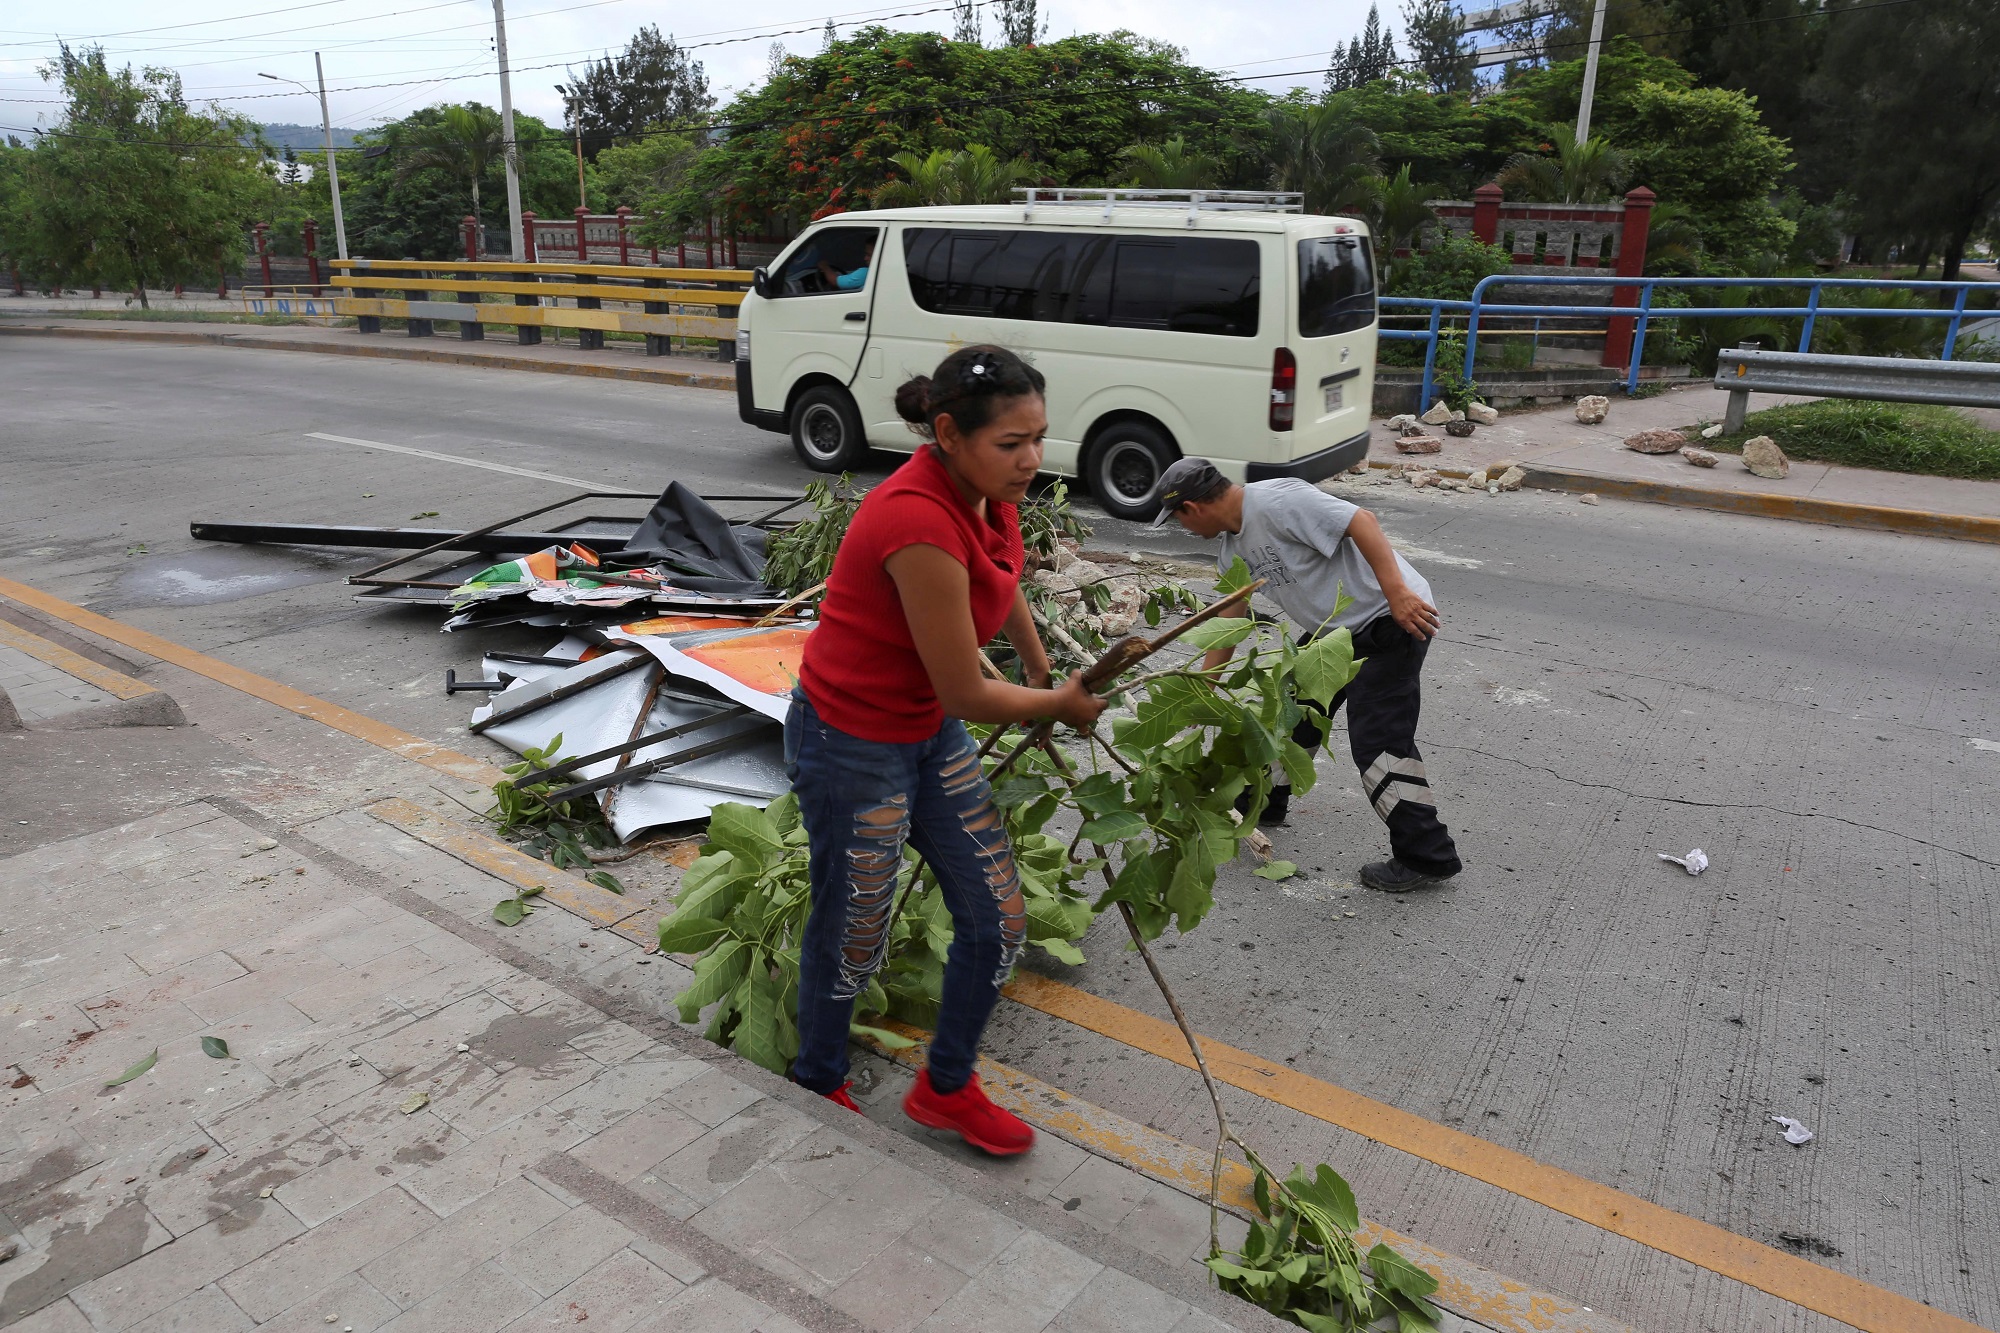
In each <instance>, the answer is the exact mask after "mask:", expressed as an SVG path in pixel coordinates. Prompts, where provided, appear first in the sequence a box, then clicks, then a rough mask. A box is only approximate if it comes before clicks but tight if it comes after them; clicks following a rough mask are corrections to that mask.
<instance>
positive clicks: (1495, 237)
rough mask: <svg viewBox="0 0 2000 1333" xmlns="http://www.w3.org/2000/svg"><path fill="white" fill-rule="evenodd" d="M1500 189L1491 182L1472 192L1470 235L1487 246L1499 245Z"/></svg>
mask: <svg viewBox="0 0 2000 1333" xmlns="http://www.w3.org/2000/svg"><path fill="white" fill-rule="evenodd" d="M1502 197H1503V195H1502V193H1501V190H1500V187H1499V186H1497V185H1495V184H1494V183H1493V182H1492V181H1488V182H1486V184H1484V185H1482V186H1480V187H1479V188H1478V189H1476V190H1474V191H1473V192H1472V234H1473V235H1474V236H1476V237H1478V238H1479V239H1480V240H1482V241H1484V242H1485V243H1486V244H1488V245H1498V244H1499V243H1500V200H1501V198H1502Z"/></svg>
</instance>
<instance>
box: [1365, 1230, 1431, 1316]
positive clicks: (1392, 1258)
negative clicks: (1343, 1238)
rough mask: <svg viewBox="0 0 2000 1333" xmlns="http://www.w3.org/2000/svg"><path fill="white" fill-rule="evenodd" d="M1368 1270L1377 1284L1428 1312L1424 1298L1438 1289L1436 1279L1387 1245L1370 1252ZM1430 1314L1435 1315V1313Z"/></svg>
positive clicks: (1376, 1247) (1380, 1245)
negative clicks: (1373, 1275)
mask: <svg viewBox="0 0 2000 1333" xmlns="http://www.w3.org/2000/svg"><path fill="white" fill-rule="evenodd" d="M1368 1268H1369V1271H1370V1272H1372V1273H1374V1274H1375V1281H1376V1282H1377V1284H1379V1285H1381V1286H1383V1287H1387V1288H1388V1289H1389V1290H1390V1291H1393V1292H1395V1293H1396V1294H1397V1295H1399V1296H1404V1297H1407V1298H1408V1299H1409V1300H1411V1301H1412V1302H1415V1303H1417V1304H1419V1305H1420V1306H1423V1307H1424V1308H1425V1309H1426V1310H1427V1311H1428V1309H1429V1307H1428V1304H1427V1303H1426V1302H1425V1300H1424V1298H1425V1297H1427V1296H1429V1295H1431V1293H1433V1292H1435V1291H1436V1290H1437V1289H1438V1283H1437V1279H1436V1278H1435V1277H1432V1276H1431V1275H1430V1274H1429V1273H1426V1272H1425V1271H1424V1270H1423V1269H1421V1268H1419V1267H1417V1266H1416V1265H1415V1264H1413V1263H1411V1262H1410V1261H1409V1260H1408V1259H1405V1258H1404V1257H1403V1256H1402V1255H1400V1254H1398V1253H1396V1251H1394V1250H1392V1249H1390V1248H1389V1247H1388V1246H1387V1245H1383V1244H1379V1243H1378V1244H1377V1245H1376V1246H1375V1248H1374V1249H1372V1250H1370V1251H1368ZM1430 1313H1432V1314H1433V1315H1434V1314H1435V1312H1430Z"/></svg>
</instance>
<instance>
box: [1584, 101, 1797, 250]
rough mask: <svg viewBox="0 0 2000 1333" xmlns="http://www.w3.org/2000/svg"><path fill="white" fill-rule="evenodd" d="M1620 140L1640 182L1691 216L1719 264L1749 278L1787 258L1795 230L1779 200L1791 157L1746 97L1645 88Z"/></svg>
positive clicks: (1704, 243) (1703, 243) (1639, 183)
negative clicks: (1749, 270) (1761, 264)
mask: <svg viewBox="0 0 2000 1333" xmlns="http://www.w3.org/2000/svg"><path fill="white" fill-rule="evenodd" d="M1618 141H1619V142H1621V143H1624V144H1627V145H1628V146H1629V147H1628V150H1627V154H1628V157H1629V160H1630V162H1631V169H1632V180H1633V182H1634V183H1635V184H1638V185H1644V186H1646V187H1648V188H1649V189H1651V190H1652V191H1653V192H1654V193H1655V194H1657V195H1659V196H1660V198H1662V199H1664V200H1667V201H1669V202H1672V203H1677V204H1679V205H1681V206H1682V207H1683V208H1685V209H1686V210H1687V213H1688V217H1689V220H1690V221H1691V222H1692V224H1693V225H1694V227H1695V228H1696V230H1697V231H1698V232H1699V234H1700V236H1701V246H1702V250H1703V251H1704V252H1705V254H1706V255H1707V257H1708V259H1709V262H1710V263H1711V264H1714V265H1717V266H1719V267H1721V268H1727V269H1730V270H1732V271H1742V270H1744V269H1745V268H1746V267H1748V266H1749V265H1751V264H1753V263H1754V262H1756V261H1758V259H1759V258H1760V257H1762V256H1775V255H1782V254H1783V253H1784V252H1785V249H1786V247H1787V246H1788V245H1789V244H1790V242H1791V239H1792V233H1793V226H1792V224H1791V223H1790V222H1788V221H1787V220H1786V219H1785V217H1784V215H1783V214H1782V213H1780V212H1779V211H1778V209H1777V208H1776V207H1775V206H1774V205H1773V204H1772V203H1771V196H1772V195H1773V194H1774V193H1775V192H1776V191H1777V190H1778V188H1779V186H1780V183H1781V182H1782V180H1783V178H1784V174H1785V172H1786V171H1788V170H1790V167H1791V154H1790V152H1789V150H1788V148H1787V146H1786V144H1785V141H1784V140H1783V139H1780V138H1778V137H1777V136H1776V135H1774V134H1772V133H1771V132H1770V131H1768V130H1766V129H1765V128H1764V126H1763V123H1762V121H1760V120H1759V119H1758V116H1757V107H1756V104H1755V103H1753V102H1752V101H1751V100H1750V99H1749V98H1747V97H1745V96H1744V95H1743V94H1742V93H1739V92H1735V91H1733V90H1731V89H1728V88H1689V89H1681V88H1672V87H1668V86H1666V85H1664V84H1657V83H1647V84H1641V85H1640V86H1639V89H1638V91H1637V93H1636V94H1635V95H1634V96H1633V98H1632V102H1631V106H1630V112H1629V116H1628V117H1627V118H1626V120H1625V122H1624V124H1623V126H1622V127H1621V129H1620V130H1619V133H1618Z"/></svg>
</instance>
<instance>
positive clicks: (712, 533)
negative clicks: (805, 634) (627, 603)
mask: <svg viewBox="0 0 2000 1333" xmlns="http://www.w3.org/2000/svg"><path fill="white" fill-rule="evenodd" d="M646 565H665V566H666V567H667V568H668V569H670V570H672V571H673V582H674V584H675V586H677V587H682V588H686V589H688V590H689V591H691V592H707V593H716V594H721V595H731V596H740V597H768V596H771V595H773V594H772V592H771V589H769V588H767V587H765V586H764V533H763V530H762V529H759V528H753V527H748V526H745V525H741V524H732V523H730V522H729V521H728V520H727V519H725V518H723V517H722V515H721V514H718V513H716V512H715V509H714V508H713V507H712V506H711V505H710V504H709V503H708V501H706V500H704V499H702V498H701V497H700V496H699V495H696V494H695V493H694V492H693V491H691V490H689V489H688V488H687V487H686V486H683V485H681V483H679V482H678V481H676V482H673V483H672V484H670V485H669V486H668V487H667V489H666V490H664V491H662V492H661V493H660V498H659V499H658V500H657V501H655V502H654V504H653V507H652V509H651V510H650V511H649V512H648V513H647V514H646V518H645V521H644V522H642V523H640V524H639V530H638V531H637V532H634V533H633V534H632V537H631V540H629V541H627V542H626V543H625V546H624V549H622V550H619V551H616V552H613V553H611V554H609V555H607V556H606V557H605V566H606V567H607V568H616V569H637V568H640V567H642V566H646Z"/></svg>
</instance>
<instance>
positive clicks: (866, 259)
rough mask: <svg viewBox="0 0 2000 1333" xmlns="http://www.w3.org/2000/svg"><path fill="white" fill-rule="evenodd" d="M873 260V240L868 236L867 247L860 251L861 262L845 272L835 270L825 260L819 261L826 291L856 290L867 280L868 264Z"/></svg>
mask: <svg viewBox="0 0 2000 1333" xmlns="http://www.w3.org/2000/svg"><path fill="white" fill-rule="evenodd" d="M874 262H875V240H874V238H873V237H870V238H869V241H868V249H867V250H866V251H864V252H863V253H862V256H861V263H860V265H859V266H858V267H856V268H851V269H849V270H848V271H847V272H845V273H841V272H839V271H838V270H836V269H835V268H834V267H833V265H832V264H829V263H828V262H827V261H826V260H824V259H822V260H820V261H819V276H820V278H821V279H822V280H823V281H825V283H826V288H827V290H828V291H834V292H858V291H860V290H861V288H862V287H863V286H864V285H866V284H867V282H868V266H869V265H871V264H873V263H874Z"/></svg>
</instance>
